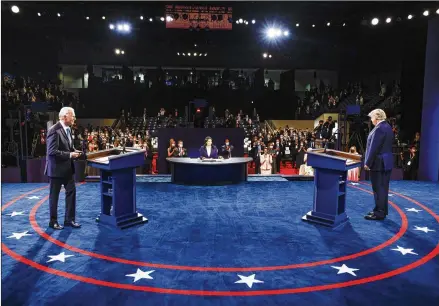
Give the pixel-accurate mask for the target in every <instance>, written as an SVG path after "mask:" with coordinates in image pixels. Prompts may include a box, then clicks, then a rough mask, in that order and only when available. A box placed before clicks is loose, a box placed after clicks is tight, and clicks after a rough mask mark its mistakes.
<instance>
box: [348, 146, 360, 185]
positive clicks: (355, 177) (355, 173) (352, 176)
mask: <svg viewBox="0 0 439 306" xmlns="http://www.w3.org/2000/svg"><path fill="white" fill-rule="evenodd" d="M349 153H351V154H356V155H359V154H358V152H357V147H356V146H352V147H351V148H350V149H349ZM359 177H360V168H353V169H349V170H348V181H351V182H358V181H359V180H360V179H359Z"/></svg>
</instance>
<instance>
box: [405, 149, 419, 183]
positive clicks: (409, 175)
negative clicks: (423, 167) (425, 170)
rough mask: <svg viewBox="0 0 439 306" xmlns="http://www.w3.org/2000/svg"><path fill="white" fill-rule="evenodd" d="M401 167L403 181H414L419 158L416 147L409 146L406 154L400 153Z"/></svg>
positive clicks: (416, 175)
mask: <svg viewBox="0 0 439 306" xmlns="http://www.w3.org/2000/svg"><path fill="white" fill-rule="evenodd" d="M400 157H401V160H402V167H403V169H404V180H409V181H416V180H417V177H418V166H419V158H418V151H417V149H416V145H415V144H413V145H411V146H410V149H409V151H408V152H406V154H404V153H403V152H401V155H400Z"/></svg>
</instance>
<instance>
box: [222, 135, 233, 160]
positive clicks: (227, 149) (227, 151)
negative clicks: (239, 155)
mask: <svg viewBox="0 0 439 306" xmlns="http://www.w3.org/2000/svg"><path fill="white" fill-rule="evenodd" d="M232 151H233V146H232V145H231V144H230V140H229V139H226V140H225V141H224V144H223V145H222V146H221V156H222V157H223V158H231V157H232Z"/></svg>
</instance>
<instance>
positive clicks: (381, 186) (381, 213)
mask: <svg viewBox="0 0 439 306" xmlns="http://www.w3.org/2000/svg"><path fill="white" fill-rule="evenodd" d="M391 173H392V170H388V171H370V180H371V182H372V189H373V197H374V198H375V208H374V209H373V211H374V214H375V215H376V216H377V217H381V218H382V217H385V216H387V215H388V213H389V202H388V201H389V199H388V198H389V183H390V175H391Z"/></svg>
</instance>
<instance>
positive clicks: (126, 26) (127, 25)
mask: <svg viewBox="0 0 439 306" xmlns="http://www.w3.org/2000/svg"><path fill="white" fill-rule="evenodd" d="M122 27H123V30H124V31H125V32H129V31H130V30H131V26H130V25H129V24H128V23H124V24H123V26H122Z"/></svg>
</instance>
